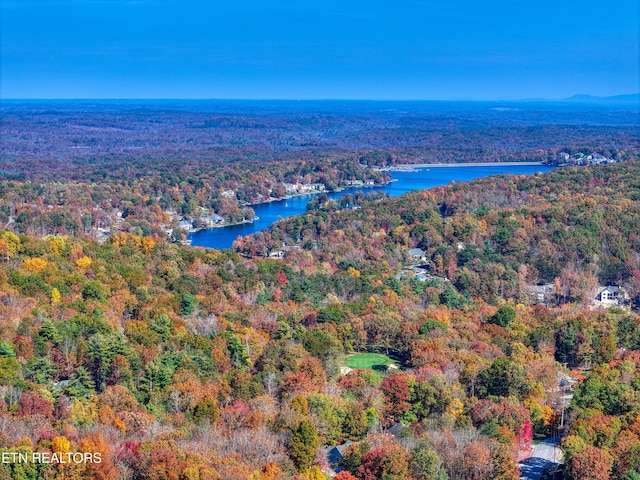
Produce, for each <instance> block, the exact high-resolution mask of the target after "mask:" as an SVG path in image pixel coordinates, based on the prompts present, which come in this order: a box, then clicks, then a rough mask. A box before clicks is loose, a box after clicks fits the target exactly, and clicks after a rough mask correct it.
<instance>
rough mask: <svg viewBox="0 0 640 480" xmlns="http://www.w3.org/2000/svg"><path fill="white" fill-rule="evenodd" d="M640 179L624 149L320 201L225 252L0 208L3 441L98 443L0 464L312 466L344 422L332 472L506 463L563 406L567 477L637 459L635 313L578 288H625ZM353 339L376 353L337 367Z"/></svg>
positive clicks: (290, 473)
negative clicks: (331, 203)
mask: <svg viewBox="0 0 640 480" xmlns="http://www.w3.org/2000/svg"><path fill="white" fill-rule="evenodd" d="M638 179H640V162H638V161H632V162H624V163H620V164H617V165H610V166H599V167H583V168H571V169H567V168H565V169H558V170H555V171H553V172H549V173H547V174H543V175H535V176H529V177H524V176H501V177H497V178H496V177H493V178H487V179H483V180H478V181H475V182H472V183H470V184H452V185H449V186H446V187H440V188H436V189H431V190H428V191H422V192H415V193H411V194H406V195H404V196H402V197H399V198H394V199H387V198H380V197H371V198H366V197H364V198H361V199H359V204H358V206H359V208H358V209H342V208H341V207H339V208H327V209H325V208H324V206H323V205H317V206H316V208H315V209H313V210H312V211H310V213H308V214H307V215H304V216H300V217H296V218H292V219H289V220H285V221H282V222H279V223H277V224H275V225H274V226H273V227H272V228H271V229H270V230H269V231H267V232H264V233H261V234H258V235H256V236H254V237H252V238H242V239H239V240H238V242H237V243H236V248H237V251H232V250H225V251H217V250H205V249H201V248H188V247H184V246H180V245H177V244H172V243H170V242H169V241H167V240H165V239H164V238H161V237H155V238H154V237H153V236H142V235H136V234H133V233H119V234H115V235H112V236H111V237H110V238H109V239H107V240H106V241H105V242H104V243H98V242H95V241H93V240H91V239H88V238H84V237H82V236H75V237H74V236H71V235H46V236H44V237H43V238H38V237H36V236H32V235H25V234H16V233H15V232H13V231H9V230H2V231H0V322H1V328H0V393H1V395H0V450H1V451H2V452H15V451H21V452H33V451H36V450H38V451H47V452H52V453H66V452H78V451H81V452H101V454H102V459H103V461H102V462H101V463H99V464H98V463H80V464H44V463H39V464H33V463H29V464H23V463H15V462H14V463H6V464H1V465H0V477H1V478H25V479H36V478H43V477H46V478H60V479H62V478H65V479H67V478H105V479H106V478H139V479H163V478H185V479H229V480H231V479H233V480H238V479H252V480H257V479H264V480H266V479H280V478H297V479H322V478H325V477H324V473H322V472H323V471H324V472H329V470H330V467H331V468H336V465H333V466H331V465H330V464H329V460H328V449H327V447H331V446H335V445H345V444H346V443H347V442H348V441H351V442H353V443H350V444H349V445H348V446H346V448H344V449H342V460H341V461H340V463H339V467H340V468H341V469H342V471H341V472H340V473H338V474H337V476H336V478H338V479H339V480H345V479H353V478H355V479H359V480H369V479H371V480H373V479H377V478H386V479H390V480H391V479H397V480H401V479H416V480H417V479H433V478H438V479H444V478H450V479H469V480H472V479H473V480H475V479H480V478H496V479H503V480H507V479H517V478H519V472H518V469H517V468H516V461H517V460H519V459H522V458H526V456H527V455H528V454H529V453H530V442H531V439H532V438H533V436H534V435H536V436H540V437H543V436H546V435H550V434H553V433H557V432H558V431H559V429H560V431H562V427H564V429H565V430H564V431H565V433H567V434H568V436H567V437H566V439H565V441H564V443H563V450H564V452H565V456H566V462H567V468H566V473H567V475H568V476H569V477H570V478H573V479H577V478H582V477H581V475H583V474H584V472H585V471H588V472H589V475H590V478H597V479H603V480H604V479H609V478H616V479H624V478H636V477H637V475H639V474H640V464H638V462H637V460H636V459H637V458H640V455H638V452H639V451H640V427H639V425H640V354H639V353H638V351H639V350H640V318H639V317H638V315H637V314H635V313H634V312H633V311H632V310H630V309H629V305H628V304H627V305H624V304H621V305H620V306H619V307H615V308H610V309H591V308H590V306H591V303H590V296H589V295H590V294H589V293H588V292H590V291H591V289H592V288H594V287H596V286H597V285H598V283H600V284H606V283H615V284H616V285H619V286H624V287H625V288H627V289H628V291H629V292H631V293H632V295H633V294H634V292H635V293H637V291H638V281H639V280H640V268H639V261H640V243H639V242H640V239H639V238H640V237H639V236H638V232H640V225H639V224H638V221H639V220H638V219H639V218H640V215H639V214H640V212H639V211H638V209H639V205H640V204H639V201H640V183H639V180H638ZM8 185H9V184H4V185H3V192H2V196H3V198H8V197H10V196H11V195H15V192H16V191H18V192H24V194H25V195H28V194H29V188H31V189H34V190H32V193H31V194H32V195H34V199H35V200H36V201H37V198H38V197H40V196H42V195H43V194H44V190H38V189H39V188H41V187H38V186H36V185H34V184H31V186H29V184H26V183H25V184H23V185H19V184H17V183H15V184H10V185H11V186H10V187H9V186H8ZM16 188H22V189H24V190H19V189H18V190H16ZM100 188H104V187H103V186H101V185H96V189H97V190H96V191H98V190H99V189H100ZM106 194H107V192H105V195H106ZM13 198H15V197H13ZM10 226H11V224H10ZM69 233H72V232H69ZM283 245H284V246H283ZM413 248H419V249H420V252H422V253H419V252H418V256H420V257H424V259H422V258H415V257H412V256H411V254H409V250H411V249H413ZM278 249H284V258H282V259H281V258H265V257H264V255H266V256H267V257H268V255H269V254H270V253H272V252H273V251H276V250H278ZM238 252H239V253H241V254H242V255H240V254H239V253H238ZM416 264H418V265H417V266H419V267H423V272H424V273H423V276H420V275H419V274H416V270H415V267H416ZM412 266H413V267H414V269H411V268H410V267H412ZM542 282H554V291H553V297H552V298H551V300H550V301H549V302H545V304H544V305H533V304H531V303H532V302H530V301H529V300H530V298H529V296H528V295H527V294H526V292H527V287H528V286H532V285H536V284H537V283H542ZM363 353H367V354H371V353H376V354H378V355H380V356H381V358H387V359H388V362H387V361H386V360H385V361H384V362H383V363H385V366H384V368H381V365H378V364H376V365H373V368H354V369H350V368H349V367H348V366H347V365H348V364H351V365H356V363H357V362H354V357H355V358H357V359H358V360H359V361H360V360H362V359H363V358H370V357H366V356H365V357H362V356H361V357H357V355H358V354H363ZM386 363H392V364H393V366H392V367H391V368H387V367H386ZM394 367H395V368H394ZM566 378H571V379H575V380H576V381H577V382H578V386H577V388H576V389H575V392H574V393H573V403H572V406H571V408H569V409H567V411H566V412H565V411H563V408H562V406H563V403H562V400H561V398H560V397H561V396H562V395H563V394H564V393H565V391H564V390H563V389H564V387H563V382H564V379H566Z"/></svg>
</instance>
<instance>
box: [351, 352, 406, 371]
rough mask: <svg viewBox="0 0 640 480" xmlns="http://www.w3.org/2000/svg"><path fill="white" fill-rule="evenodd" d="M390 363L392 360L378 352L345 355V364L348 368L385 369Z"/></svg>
mask: <svg viewBox="0 0 640 480" xmlns="http://www.w3.org/2000/svg"><path fill="white" fill-rule="evenodd" d="M392 363H394V362H393V360H391V359H390V358H389V357H387V356H386V355H382V354H380V353H356V354H355V355H351V356H349V357H347V366H348V367H349V368H368V369H370V370H386V369H387V367H388V366H389V365H391V364H392Z"/></svg>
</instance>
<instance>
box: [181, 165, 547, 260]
mask: <svg viewBox="0 0 640 480" xmlns="http://www.w3.org/2000/svg"><path fill="white" fill-rule="evenodd" d="M552 168H553V167H548V166H546V165H491V166H468V165H465V166H458V167H431V168H422V169H419V171H417V172H391V175H392V176H393V179H394V180H397V181H395V182H392V183H390V184H389V185H384V186H382V187H371V188H346V189H344V190H342V191H340V192H333V193H328V196H329V197H330V198H340V197H341V196H342V195H346V194H347V193H354V192H357V191H363V192H365V193H368V192H373V191H383V192H387V193H388V194H389V195H390V196H392V197H396V196H398V195H402V194H403V193H407V192H411V191H413V190H422V189H425V188H431V187H437V186H440V185H447V184H448V183H451V182H452V181H456V182H464V181H468V180H473V179H475V178H481V177H488V176H490V175H498V174H501V173H514V174H532V173H535V172H546V171H548V170H551V169H552ZM313 197H314V195H304V196H300V197H293V198H289V199H285V200H279V201H277V202H270V203H263V204H260V205H254V206H253V209H254V210H255V212H256V215H257V216H258V217H259V218H260V219H259V220H256V221H255V222H253V223H245V224H243V225H230V226H228V227H223V228H212V229H209V230H201V231H199V232H195V233H191V234H189V236H188V237H187V238H188V239H189V240H191V244H192V245H193V246H199V247H209V248H218V249H222V248H231V244H232V243H233V241H234V240H235V239H236V238H238V235H242V236H245V235H251V234H252V233H255V232H258V231H260V230H264V229H265V228H267V227H268V226H269V225H271V224H272V223H274V222H276V221H278V220H280V219H282V218H287V217H292V216H293V215H300V214H302V213H305V212H306V211H307V203H309V200H311V199H312V198H313Z"/></svg>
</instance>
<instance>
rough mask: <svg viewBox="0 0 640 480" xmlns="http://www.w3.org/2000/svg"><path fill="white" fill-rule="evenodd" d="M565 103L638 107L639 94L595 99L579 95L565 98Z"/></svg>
mask: <svg viewBox="0 0 640 480" xmlns="http://www.w3.org/2000/svg"><path fill="white" fill-rule="evenodd" d="M564 101H565V102H575V103H609V104H624V105H636V106H638V105H640V93H629V94H625V95H613V96H611V97H597V96H594V95H586V94H579V95H573V96H572V97H569V98H565V99H564Z"/></svg>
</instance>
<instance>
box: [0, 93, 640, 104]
mask: <svg viewBox="0 0 640 480" xmlns="http://www.w3.org/2000/svg"><path fill="white" fill-rule="evenodd" d="M634 96H637V97H640V92H633V93H621V94H615V95H606V96H601V95H591V94H585V93H577V94H574V95H571V96H569V97H562V98H549V97H525V98H464V97H456V98H352V97H333V98H332V97H315V98H284V97H270V98H269V97H245V98H241V97H235V98H234V97H3V98H0V102H3V101H140V100H142V101H237V102H243V101H244V102H256V101H265V102H334V101H340V102H536V101H537V102H562V101H569V100H573V101H576V100H578V101H579V100H580V99H584V100H589V99H593V100H607V99H616V98H624V97H634Z"/></svg>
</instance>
